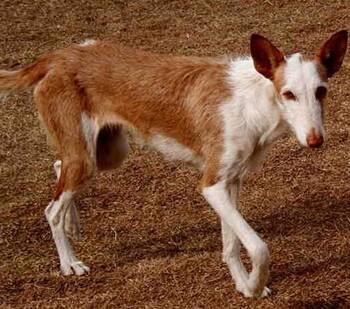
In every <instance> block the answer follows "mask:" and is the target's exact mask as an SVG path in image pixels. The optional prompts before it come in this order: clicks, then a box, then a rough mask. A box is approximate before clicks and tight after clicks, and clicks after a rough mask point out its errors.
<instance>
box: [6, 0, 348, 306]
mask: <svg viewBox="0 0 350 309" xmlns="http://www.w3.org/2000/svg"><path fill="white" fill-rule="evenodd" d="M349 25H350V2H349V0H346V1H345V0H333V1H312V0H303V1H286V0H280V1H275V0H269V1H267V0H266V1H263V0H261V1H253V0H246V1H227V0H216V1H214V0H201V1H200V0H198V1H188V0H182V1H170V0H164V1H160V0H158V1H151V0H143V1H136V0H130V1H113V0H97V1H93V0H81V1H78V0H74V1H58V0H50V1H43V0H41V1H40V0H22V1H19V0H2V1H1V2H0V67H1V68H6V69H9V68H17V67H20V66H22V65H25V64H28V63H30V62H31V61H33V60H34V59H35V58H36V57H37V56H39V55H40V54H42V53H44V52H46V51H49V50H52V49H55V48H58V47H63V46H67V45H69V44H70V43H72V42H80V41H83V40H84V39H86V38H110V37H114V38H116V39H117V40H119V41H120V42H122V43H123V44H125V45H129V46H133V47H137V48H143V49H146V50H150V51H155V52H162V53H173V54H185V55H218V54H224V53H237V54H244V53H247V52H248V46H249V37H250V35H251V34H252V33H253V32H257V33H261V34H264V35H266V36H268V37H269V38H272V40H273V41H274V42H275V43H276V45H277V46H279V47H281V48H282V49H283V50H284V51H285V52H287V53H291V52H295V51H297V50H301V51H304V52H306V53H309V54H312V53H313V52H314V50H315V48H316V47H317V46H319V45H320V43H321V41H323V40H324V39H325V38H326V37H328V36H329V35H330V34H331V33H332V32H334V31H337V30H340V29H344V28H346V27H349ZM349 76H350V57H349V55H348V56H347V58H346V59H345V63H344V64H343V67H342V70H341V72H339V73H338V74H337V75H336V76H335V77H334V78H333V79H332V81H331V91H330V95H329V99H328V103H327V114H326V128H327V132H328V135H327V137H328V139H327V142H326V144H325V145H324V147H322V148H321V149H319V150H316V151H310V150H308V149H304V148H302V147H301V146H299V145H298V144H297V142H296V141H295V139H294V138H293V137H291V138H284V139H282V140H280V141H279V142H278V143H277V144H276V145H275V147H274V148H273V149H272V151H271V152H270V153H269V156H268V158H267V160H266V162H265V164H264V166H263V168H262V170H261V171H260V172H258V173H255V174H253V175H250V176H249V177H248V178H247V180H246V182H245V186H244V188H243V194H242V207H243V210H242V212H243V214H244V216H245V218H246V219H247V221H248V222H249V223H250V224H251V225H252V226H253V227H254V228H255V229H256V230H257V231H258V232H259V233H260V235H261V236H262V237H263V238H264V240H266V242H267V243H268V245H269V248H270V249H271V260H272V264H271V279H270V287H271V288H272V290H273V294H272V295H271V296H270V297H269V298H266V299H262V300H257V301H256V300H250V299H245V298H244V297H243V296H241V295H240V294H238V293H236V292H235V289H234V284H233V282H232V280H231V278H230V275H229V272H228V269H227V267H226V266H225V265H224V264H223V263H222V261H221V236H220V226H219V221H218V218H217V217H216V215H215V214H214V212H213V211H212V210H211V209H210V208H209V206H208V205H207V204H206V203H205V201H204V200H203V198H202V197H201V196H200V194H199V192H198V191H197V189H196V187H197V182H198V179H199V177H200V175H199V173H198V172H196V171H195V170H194V169H192V168H191V167H189V166H186V165H183V164H179V163H177V162H166V161H164V160H163V159H162V158H161V157H160V156H158V155H156V154H155V153H153V152H150V151H146V152H145V151H140V149H138V148H137V147H133V148H134V150H133V152H132V153H131V154H130V156H129V157H128V159H127V161H126V162H125V163H124V164H123V166H122V167H121V168H119V169H118V170H115V171H111V172H105V173H101V174H99V175H97V177H96V178H95V180H94V181H93V182H92V183H90V185H89V187H88V188H87V189H86V190H85V191H84V192H83V193H82V194H81V196H80V199H79V201H78V202H77V205H78V207H79V209H80V212H81V218H82V226H83V239H82V241H80V242H78V243H75V244H74V247H75V249H76V251H77V255H78V256H79V257H80V258H81V259H82V260H83V261H85V262H86V263H87V264H88V265H89V266H90V267H91V270H92V273H91V274H90V275H89V276H83V277H63V276H61V275H60V274H59V272H58V268H59V267H58V266H59V265H58V258H57V254H56V250H55V248H54V243H53V241H52V239H51V235H50V231H49V226H48V224H47V222H46V221H45V219H44V214H43V212H44V209H45V207H46V205H47V204H48V202H49V200H50V198H51V196H52V191H53V188H54V171H53V168H52V165H53V162H54V160H55V157H54V156H53V154H52V152H51V150H50V149H49V148H48V146H47V145H46V137H45V135H44V133H43V131H42V130H41V129H40V126H39V121H38V120H37V113H36V111H35V109H34V105H33V102H32V96H31V93H30V92H28V93H23V94H19V95H13V96H11V97H9V98H8V99H7V100H6V101H5V102H3V103H2V104H1V105H0V307H1V308H61V307H62V308H63V307H64V308H350V267H349V265H350V154H349V151H350V102H349V101H350V100H349V99H350V91H349V89H350V87H349V86H350V80H349ZM245 261H247V258H246V256H245Z"/></svg>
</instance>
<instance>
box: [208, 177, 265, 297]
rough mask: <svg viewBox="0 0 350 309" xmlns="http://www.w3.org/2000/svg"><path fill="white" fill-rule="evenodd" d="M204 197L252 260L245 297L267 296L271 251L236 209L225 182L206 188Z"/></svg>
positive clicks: (235, 265)
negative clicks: (266, 286)
mask: <svg viewBox="0 0 350 309" xmlns="http://www.w3.org/2000/svg"><path fill="white" fill-rule="evenodd" d="M203 195H204V197H205V199H206V200H207V201H208V203H209V204H210V205H211V206H212V207H213V208H214V210H215V211H216V212H217V213H218V215H219V216H220V218H221V220H222V221H224V222H226V223H227V225H228V226H229V227H230V228H231V229H232V231H233V232H234V233H235V235H237V237H238V238H239V240H240V241H241V242H242V244H243V245H244V247H245V248H246V249H247V251H248V254H249V256H250V258H251V260H252V263H253V270H252V272H251V273H250V274H249V278H248V281H247V284H246V288H245V289H246V290H244V291H243V293H244V295H245V296H247V297H262V296H265V295H266V294H267V292H268V290H267V289H266V288H265V285H266V283H267V279H268V275H269V251H268V248H267V246H266V244H265V243H264V242H263V241H262V240H261V239H260V237H259V236H258V235H257V234H256V233H255V232H254V230H253V229H252V228H251V227H250V226H249V224H248V223H247V222H246V221H245V220H244V219H243V217H242V216H241V214H240V213H239V212H238V210H237V209H236V207H235V206H236V205H235V202H232V201H231V198H230V194H229V192H228V190H227V185H226V183H225V182H219V183H217V184H215V185H213V186H211V187H206V188H204V189H203ZM232 266H234V267H237V263H233V264H232ZM233 271H234V272H236V271H237V269H236V268H234V269H233ZM240 277H241V278H243V277H244V276H242V275H241V276H240ZM242 281H244V280H241V282H242ZM241 282H240V283H241Z"/></svg>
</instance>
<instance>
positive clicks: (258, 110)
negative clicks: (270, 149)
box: [223, 57, 287, 146]
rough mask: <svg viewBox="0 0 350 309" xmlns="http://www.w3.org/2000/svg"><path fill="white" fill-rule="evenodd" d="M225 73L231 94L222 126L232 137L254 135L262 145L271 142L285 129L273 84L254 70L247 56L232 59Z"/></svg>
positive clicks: (251, 61)
mask: <svg viewBox="0 0 350 309" xmlns="http://www.w3.org/2000/svg"><path fill="white" fill-rule="evenodd" d="M228 73H229V83H230V86H231V89H232V93H233V95H232V100H231V102H229V103H228V106H227V105H226V107H225V108H224V110H223V114H225V113H227V114H228V115H226V116H224V117H225V118H226V120H225V123H228V122H229V123H231V125H232V128H231V130H232V131H235V132H236V133H233V134H234V135H236V134H238V135H241V134H249V136H252V135H253V136H254V140H257V141H258V143H259V144H260V145H261V146H263V145H265V144H270V143H272V142H273V141H274V140H275V139H276V138H277V137H278V136H280V135H281V134H282V133H283V132H284V131H285V129H286V127H287V124H286V123H285V121H284V119H283V117H282V113H281V109H280V107H279V105H280V101H279V94H278V93H277V90H276V88H275V86H274V84H273V83H272V82H271V81H270V80H269V79H267V78H265V77H264V76H262V75H261V74H260V73H258V72H257V71H256V70H255V68H254V64H253V60H252V59H251V58H250V57H249V58H239V59H234V60H231V62H230V66H229V72H228ZM228 118H231V120H228V121H227V119H228ZM242 137H243V136H242ZM250 140H252V139H250Z"/></svg>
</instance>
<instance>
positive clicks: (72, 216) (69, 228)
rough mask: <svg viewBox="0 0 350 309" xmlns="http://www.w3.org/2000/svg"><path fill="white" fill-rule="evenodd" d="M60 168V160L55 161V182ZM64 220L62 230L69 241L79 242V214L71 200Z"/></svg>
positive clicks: (58, 176) (59, 173)
mask: <svg viewBox="0 0 350 309" xmlns="http://www.w3.org/2000/svg"><path fill="white" fill-rule="evenodd" d="M61 166H62V161H61V160H57V161H56V162H55V163H54V165H53V167H54V169H55V172H56V176H57V181H58V179H59V178H60V176H61ZM64 220H65V224H64V229H65V231H66V233H67V236H68V237H69V238H70V239H74V240H79V239H80V238H81V233H80V220H79V213H78V210H77V208H76V206H75V203H74V200H73V198H72V199H71V201H70V204H69V206H68V209H67V212H66V216H65V219H64Z"/></svg>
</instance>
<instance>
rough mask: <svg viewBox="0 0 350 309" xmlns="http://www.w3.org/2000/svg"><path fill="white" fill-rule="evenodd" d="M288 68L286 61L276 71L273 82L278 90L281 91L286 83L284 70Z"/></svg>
mask: <svg viewBox="0 0 350 309" xmlns="http://www.w3.org/2000/svg"><path fill="white" fill-rule="evenodd" d="M285 68H286V63H285V62H283V63H282V64H281V65H280V66H279V67H278V68H277V69H276V71H275V74H274V76H273V79H272V82H273V84H274V85H275V87H276V89H277V92H278V93H280V91H281V89H282V87H283V85H284V82H285V81H284V70H285Z"/></svg>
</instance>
